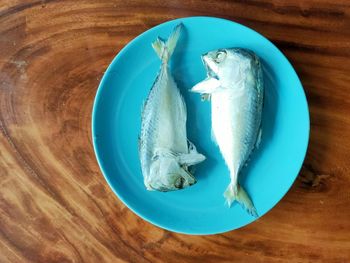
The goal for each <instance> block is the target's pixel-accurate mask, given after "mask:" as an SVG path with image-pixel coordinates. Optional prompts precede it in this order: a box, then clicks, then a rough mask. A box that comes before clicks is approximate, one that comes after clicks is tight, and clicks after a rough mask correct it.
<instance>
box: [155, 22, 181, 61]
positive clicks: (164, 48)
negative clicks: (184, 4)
mask: <svg viewBox="0 0 350 263" xmlns="http://www.w3.org/2000/svg"><path fill="white" fill-rule="evenodd" d="M182 28H183V24H182V23H180V24H178V25H177V26H176V27H175V28H174V29H173V31H172V33H171V35H170V36H169V38H168V40H167V41H166V42H165V41H164V40H162V39H161V38H159V37H158V38H157V39H156V40H155V41H154V42H153V43H152V47H153V49H154V50H155V52H156V53H157V55H158V57H159V58H160V59H161V60H162V62H163V63H168V61H169V59H170V57H171V55H172V54H173V52H174V50H175V47H176V44H177V41H178V40H179V37H180V35H181V31H182Z"/></svg>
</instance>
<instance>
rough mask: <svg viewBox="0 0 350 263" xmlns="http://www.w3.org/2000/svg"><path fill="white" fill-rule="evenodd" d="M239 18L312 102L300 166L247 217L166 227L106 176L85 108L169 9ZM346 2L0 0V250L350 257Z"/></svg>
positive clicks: (158, 258)
mask: <svg viewBox="0 0 350 263" xmlns="http://www.w3.org/2000/svg"><path fill="white" fill-rule="evenodd" d="M197 15H208V16H217V17H223V18H227V19H230V20H234V21H237V22H239V23H243V24H245V25H247V26H249V27H251V28H253V29H255V30H257V31H258V32H260V33H262V34H264V35H265V36H266V37H268V38H269V39H270V40H271V41H273V42H274V43H275V44H276V45H277V46H278V47H279V48H280V49H281V50H282V51H283V52H284V53H285V54H286V55H287V57H288V58H289V59H290V61H291V62H292V64H293V65H294V66H295V68H296V70H297V72H298V74H299V76H300V78H301V80H302V83H303V85H304V88H305V91H306V94H307V98H308V102H309V106H310V114H311V139H310V144H309V150H308V154H307V158H306V161H305V164H304V167H303V169H302V171H301V173H300V175H299V177H298V179H297V181H296V182H295V184H294V185H293V187H292V188H291V190H290V191H289V192H288V194H287V195H286V196H285V197H284V198H283V200H282V201H281V202H280V203H279V204H278V205H277V206H276V207H275V208H274V209H273V210H272V211H271V212H269V213H268V214H267V215H265V216H264V217H262V218H261V219H258V220H257V221H256V222H255V223H253V224H251V225H248V226H246V227H244V228H241V229H239V230H236V231H232V232H229V233H225V234H221V235H212V236H188V235H181V234H174V233H171V232H168V231H164V230H162V229H159V228H157V227H154V226H153V225H151V224H149V223H147V222H145V221H143V220H142V219H140V218H138V217H137V216H136V215H134V214H133V213H132V212H131V211H129V210H128V209H127V208H126V207H125V206H124V205H123V204H122V203H121V201H119V200H118V198H117V197H116V196H115V195H114V194H113V193H112V191H111V190H110V189H109V187H108V186H107V184H106V182H105V180H104V178H103V176H102V174H101V172H100V170H99V167H98V165H97V163H96V160H95V155H94V152H93V148H92V142H91V128H90V126H91V124H90V123H91V110H92V103H93V100H94V96H95V93H96V90H97V86H98V84H99V81H100V79H101V77H102V75H103V73H104V71H105V69H106V67H107V66H108V64H109V63H110V61H111V60H112V58H113V57H114V56H115V55H116V54H117V53H118V52H119V51H120V50H121V49H122V48H123V46H124V45H125V44H127V43H128V42H129V41H130V40H132V39H133V38H134V37H136V36H137V35H138V34H140V33H142V32H143V31H145V30H147V29H149V28H151V27H153V26H155V25H157V24H159V23H162V22H164V21H167V20H169V19H174V18H177V17H185V16H197ZM349 165H350V2H349V1H346V0H342V1H334V0H317V1H316V0H310V1H307V0H304V1H282V0H280V1H277V0H276V1H267V0H266V1H253V0H239V1H196V0H192V1H175V0H174V1H141V0H140V1H135V0H132V1H122V0H117V1H96V0H91V1H80V0H78V1H55V0H50V1H38V0H35V1H20V0H18V1H7V0H5V1H4V0H0V262H99V263H102V262H350V190H349V189H350V169H349Z"/></svg>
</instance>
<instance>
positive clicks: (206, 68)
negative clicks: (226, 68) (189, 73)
mask: <svg viewBox="0 0 350 263" xmlns="http://www.w3.org/2000/svg"><path fill="white" fill-rule="evenodd" d="M208 54H209V52H207V53H204V54H203V55H201V59H202V63H203V65H204V67H205V70H206V71H207V76H208V77H210V78H216V79H218V76H217V74H216V73H215V72H214V71H213V70H212V69H211V68H210V66H209V64H208V62H207V60H206V59H205V58H206V57H208Z"/></svg>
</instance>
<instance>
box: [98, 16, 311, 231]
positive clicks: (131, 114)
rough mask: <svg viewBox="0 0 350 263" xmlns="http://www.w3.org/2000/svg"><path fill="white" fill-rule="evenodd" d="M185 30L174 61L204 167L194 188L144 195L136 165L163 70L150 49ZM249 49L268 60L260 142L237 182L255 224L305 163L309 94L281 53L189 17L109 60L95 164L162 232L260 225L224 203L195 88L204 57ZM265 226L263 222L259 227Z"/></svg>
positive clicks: (243, 32) (255, 38)
mask: <svg viewBox="0 0 350 263" xmlns="http://www.w3.org/2000/svg"><path fill="white" fill-rule="evenodd" d="M180 22H182V23H183V24H184V32H183V35H182V37H181V39H180V42H179V43H178V46H177V48H176V50H175V53H174V55H173V57H172V61H171V69H172V72H173V76H174V78H175V80H176V82H177V84H178V87H179V89H180V90H181V93H182V95H183V96H184V98H185V101H186V105H187V113H188V120H187V130H188V138H189V140H191V141H192V142H193V143H194V144H195V145H196V146H197V149H198V151H199V152H200V153H203V154H204V155H206V157H207V160H206V161H204V162H202V163H201V164H199V165H197V166H196V167H195V169H196V171H195V174H194V175H195V177H196V178H197V183H196V184H195V185H193V186H191V187H188V188H186V189H183V190H179V191H174V192H166V193H163V192H156V191H147V190H146V188H145V186H144V184H143V177H142V173H141V168H140V161H139V156H138V135H139V133H140V123H141V107H142V103H143V101H144V100H145V99H146V97H147V95H148V93H149V91H150V88H151V86H152V84H153V82H154V80H155V78H156V76H157V73H158V70H159V68H160V60H159V58H158V57H157V55H156V53H155V52H154V51H153V49H152V46H151V43H152V42H153V41H154V40H155V39H156V38H157V37H158V36H160V37H162V38H167V37H168V36H169V34H170V33H171V31H172V29H173V28H174V27H175V26H176V25H177V24H179V23H180ZM230 47H242V48H248V49H251V50H253V51H254V52H255V53H256V54H257V55H258V56H259V57H260V58H261V60H262V63H263V68H264V81H265V101H264V110H263V121H262V122H263V124H262V125H263V135H262V142H261V144H260V147H259V149H258V150H257V151H255V152H254V154H253V156H252V159H251V161H250V162H249V164H248V166H247V167H246V168H245V169H244V170H243V171H242V173H241V175H240V178H239V180H240V183H241V184H242V185H243V186H244V187H245V189H246V190H247V191H248V193H249V194H250V196H251V198H252V200H253V202H254V204H255V207H256V209H257V212H258V214H259V216H260V217H261V216H263V215H264V214H265V213H267V212H268V211H269V210H271V208H273V207H274V206H275V205H276V204H277V203H278V202H279V201H280V200H281V198H282V197H283V196H284V195H285V194H286V193H287V191H288V190H289V188H290V187H291V185H292V184H293V182H294V180H295V178H296V177H297V175H298V173H299V170H300V168H301V166H302V163H303V161H304V157H305V154H306V150H307V146H308V140H309V130H310V121H309V111H308V105H307V101H306V97H305V94H304V90H303V87H302V85H301V83H300V80H299V79H298V76H297V74H296V72H295V70H294V69H293V67H292V65H291V64H290V63H289V62H288V60H287V58H286V57H285V56H284V55H283V54H282V53H281V51H280V50H279V49H278V48H277V47H276V46H274V45H273V44H272V43H271V42H270V41H269V40H267V39H266V38H265V37H263V36H262V35H260V34H259V33H257V32H255V31H254V30H252V29H250V28H248V27H245V26H243V25H240V24H238V23H235V22H232V21H228V20H224V19H220V18H214V17H188V18H181V19H177V20H172V21H169V22H166V23H163V24H160V25H158V26H156V27H154V28H151V29H150V30H148V31H146V32H144V33H142V34H141V35H139V36H138V37H136V38H135V39H134V40H132V41H131V42H130V43H129V44H128V45H126V46H125V47H124V48H123V49H122V50H121V51H120V52H119V54H118V55H117V56H116V57H115V58H114V59H113V61H112V63H111V64H110V65H109V67H108V69H107V71H106V73H105V74H104V76H103V78H102V80H101V83H100V86H99V88H98V91H97V94H96V98H95V102H94V106H93V112H92V136H93V145H94V150H95V153H96V157H97V160H98V163H99V165H100V168H101V170H102V172H103V175H104V177H105V178H106V181H107V182H108V184H109V186H110V187H111V188H112V190H113V191H114V193H115V194H116V195H117V196H118V197H119V199H120V200H121V201H122V202H123V203H124V204H125V205H126V206H127V207H129V208H130V209H131V210H132V211H133V212H134V213H136V214H137V215H139V216H140V217H142V218H143V219H145V220H146V221H148V222H150V223H152V224H154V225H156V226H159V227H161V228H164V229H167V230H171V231H174V232H179V233H186V234H197V235H204V234H217V233H223V232H226V231H230V230H233V229H237V228H239V227H242V226H245V225H247V224H249V223H252V222H253V221H254V220H256V219H255V218H254V217H252V216H250V215H249V214H248V213H247V212H246V211H245V210H244V209H243V208H242V207H241V206H240V205H239V204H237V203H233V205H232V206H231V208H228V207H227V205H226V204H225V199H224V197H223V192H224V191H225V189H226V187H227V185H228V183H229V181H230V177H229V172H228V170H227V168H226V166H225V164H224V161H223V159H222V157H221V155H220V152H219V149H218V148H217V146H215V144H214V143H213V142H212V140H211V135H210V134H211V128H210V126H211V125H210V103H208V102H202V101H201V100H200V96H199V95H198V94H194V93H190V92H189V89H190V88H191V87H192V86H193V85H194V84H196V83H198V82H199V81H201V80H203V79H204V78H205V77H206V72H205V68H204V66H203V65H202V61H201V54H203V53H206V52H208V51H210V50H214V49H218V48H230ZM258 220H259V219H258Z"/></svg>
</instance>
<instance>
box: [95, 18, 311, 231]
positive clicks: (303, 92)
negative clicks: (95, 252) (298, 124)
mask: <svg viewBox="0 0 350 263" xmlns="http://www.w3.org/2000/svg"><path fill="white" fill-rule="evenodd" d="M195 19H204V20H212V21H222V22H226V23H233V24H236V26H239V27H242V28H244V30H248V31H251V32H252V33H254V34H256V35H258V36H259V37H261V38H263V39H264V41H267V42H268V43H269V44H270V45H272V46H273V47H274V48H275V50H276V52H278V53H280V55H281V56H282V57H283V59H285V60H286V62H287V64H289V66H290V67H291V69H292V70H293V71H294V73H295V76H296V82H297V83H298V86H299V87H298V89H299V90H300V92H302V99H304V100H305V105H306V108H305V110H306V112H305V115H306V116H305V120H306V121H307V123H306V124H307V127H305V129H306V131H305V134H306V137H305V142H304V143H305V144H306V145H305V146H304V147H305V149H304V152H303V153H302V154H303V156H302V158H301V159H302V162H301V163H300V164H299V165H296V167H297V166H299V167H298V169H297V170H298V172H297V173H296V174H295V176H294V177H293V178H292V183H291V184H290V186H289V187H287V188H286V190H285V191H284V192H283V194H282V196H281V198H280V199H278V200H277V201H275V203H274V204H273V205H272V206H271V208H269V210H267V211H266V212H265V213H264V214H261V215H260V216H259V217H258V218H257V219H254V220H253V221H248V222H247V223H245V224H243V225H241V226H239V227H227V228H225V229H220V230H219V231H215V229H214V230H213V229H210V230H209V231H208V230H205V231H201V232H197V231H182V230H181V229H178V228H176V227H171V226H168V225H166V224H162V223H158V222H156V221H154V220H152V219H149V218H148V216H147V215H145V214H143V213H142V212H138V211H136V210H137V209H134V208H133V207H132V206H130V205H129V203H128V201H127V200H125V198H123V197H122V196H121V195H120V194H119V193H118V191H117V190H116V189H114V187H113V184H112V183H111V181H110V179H109V177H110V176H109V175H107V174H108V173H107V171H106V169H105V167H104V166H103V165H102V161H101V160H102V157H101V153H99V150H98V147H97V142H96V140H97V136H96V133H95V128H94V127H95V126H96V116H97V105H98V101H99V99H100V97H101V93H102V91H101V90H102V89H103V86H105V82H106V79H107V75H109V74H110V73H111V71H112V68H113V65H114V64H116V63H117V61H118V59H119V57H121V56H123V54H124V53H127V52H128V49H129V48H130V46H131V45H133V42H134V41H135V40H137V39H140V38H142V37H143V36H144V35H145V34H148V33H149V32H152V31H155V30H157V29H158V28H160V27H162V26H164V25H165V24H168V23H174V22H176V21H179V22H182V21H184V20H195ZM91 136H92V144H93V149H94V153H95V157H96V160H97V163H98V166H99V168H100V170H101V172H102V175H103V177H104V179H105V180H106V182H107V184H108V186H109V188H110V189H111V190H112V191H113V193H114V194H115V195H116V196H117V197H118V198H119V200H120V201H122V203H123V204H124V205H125V206H126V207H127V208H128V209H130V210H131V211H132V212H133V213H134V214H135V215H137V216H139V217H141V218H142V219H143V220H145V221H147V222H149V223H151V224H152V225H155V226H157V227H159V228H162V229H165V230H168V231H172V232H175V233H180V234H186V235H215V234H222V233H226V232H229V231H232V230H236V229H239V228H242V227H245V226H247V225H249V224H251V223H253V222H256V221H258V219H260V218H262V217H263V216H264V215H266V214H267V213H268V212H270V211H271V210H272V209H273V208H274V207H275V206H276V205H277V204H278V203H279V202H280V201H281V200H282V199H283V198H284V197H285V196H286V194H287V193H288V191H289V190H290V189H291V187H292V186H293V184H294V183H295V180H296V178H297V177H298V175H299V173H300V170H301V168H302V166H303V163H304V161H305V157H306V154H307V152H308V147H309V142H310V111H309V105H308V100H307V97H306V93H305V90H304V87H303V85H302V83H301V81H300V78H299V76H298V74H297V72H296V70H295V68H294V67H293V65H292V63H291V62H290V61H289V59H288V58H287V57H286V56H285V54H284V53H283V52H282V51H281V50H280V49H279V48H278V47H277V46H276V45H275V44H274V43H273V42H271V41H270V40H269V39H268V38H266V37H265V36H264V35H262V34H260V33H259V32H257V31H256V30H254V29H252V28H250V27H248V26H245V25H243V24H241V23H238V22H236V21H232V20H229V19H225V18H220V17H214V16H189V17H180V18H176V19H171V20H167V21H165V22H163V23H160V24H158V25H156V26H154V27H152V28H150V29H148V30H146V31H144V32H142V33H141V34H139V35H137V36H136V37H134V38H133V39H132V40H130V41H129V42H128V43H127V44H126V45H125V46H124V47H123V48H122V49H121V50H120V51H119V52H118V53H117V54H116V55H115V56H114V58H113V59H112V61H111V62H110V63H109V65H108V66H107V69H106V70H105V72H104V74H103V76H102V78H101V81H100V83H99V85H98V88H97V90H96V95H95V98H94V102H93V106H92V118H91Z"/></svg>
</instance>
